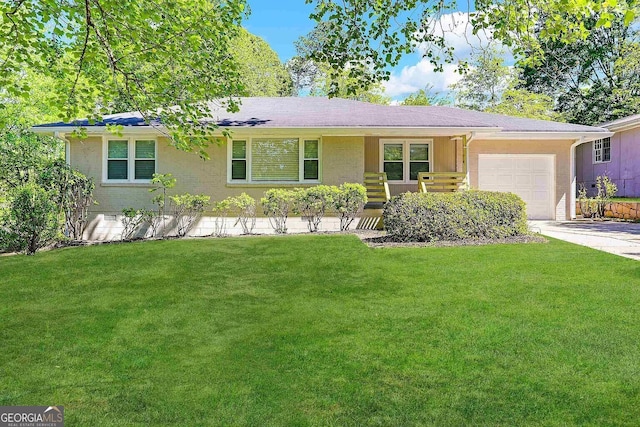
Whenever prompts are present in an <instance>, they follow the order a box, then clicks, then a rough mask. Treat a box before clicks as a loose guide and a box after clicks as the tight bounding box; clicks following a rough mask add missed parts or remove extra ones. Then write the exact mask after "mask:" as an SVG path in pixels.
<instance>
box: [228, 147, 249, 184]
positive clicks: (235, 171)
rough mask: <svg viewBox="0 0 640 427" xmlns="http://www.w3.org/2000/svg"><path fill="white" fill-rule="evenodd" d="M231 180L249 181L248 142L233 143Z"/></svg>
mask: <svg viewBox="0 0 640 427" xmlns="http://www.w3.org/2000/svg"><path fill="white" fill-rule="evenodd" d="M231 179H241V180H245V179H247V141H233V148H232V149H231Z"/></svg>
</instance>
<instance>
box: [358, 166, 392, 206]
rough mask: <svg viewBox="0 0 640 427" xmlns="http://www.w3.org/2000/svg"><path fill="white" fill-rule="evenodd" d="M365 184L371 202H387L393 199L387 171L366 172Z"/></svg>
mask: <svg viewBox="0 0 640 427" xmlns="http://www.w3.org/2000/svg"><path fill="white" fill-rule="evenodd" d="M364 186H365V188H366V189H367V199H368V202H369V203H386V202H388V201H389V200H390V199H391V193H390V192H389V184H388V183H387V174H386V173H385V172H381V173H378V172H365V173H364Z"/></svg>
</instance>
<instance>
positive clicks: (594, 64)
mask: <svg viewBox="0 0 640 427" xmlns="http://www.w3.org/2000/svg"><path fill="white" fill-rule="evenodd" d="M546 19H555V18H554V17H552V18H546ZM596 24H597V22H596V21H595V19H591V20H587V21H585V22H584V25H585V27H586V28H587V29H588V30H589V34H588V36H587V37H586V38H585V39H579V40H575V41H571V42H566V41H562V40H553V39H550V38H549V37H548V36H546V35H545V34H543V33H541V32H540V33H538V34H537V38H538V40H539V43H540V48H541V49H542V51H543V53H544V59H543V60H541V61H540V62H538V63H535V64H529V65H527V66H525V67H524V68H523V70H522V72H521V79H522V86H523V87H524V88H526V89H528V90H530V91H532V92H536V93H541V94H547V95H549V96H550V97H551V98H552V99H553V100H554V101H555V103H556V110H557V111H558V112H559V113H561V114H563V115H564V116H566V118H567V120H568V121H569V122H573V123H582V124H599V123H602V122H606V121H609V120H615V119H617V118H620V117H624V116H628V115H631V114H635V113H638V112H640V101H639V99H640V98H639V95H640V43H639V40H638V31H637V30H636V29H635V26H628V25H627V23H626V18H625V15H623V14H621V13H616V14H614V17H613V21H612V22H611V25H610V26H609V27H606V28H605V27H598V26H597V25H596Z"/></svg>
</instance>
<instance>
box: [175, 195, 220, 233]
mask: <svg viewBox="0 0 640 427" xmlns="http://www.w3.org/2000/svg"><path fill="white" fill-rule="evenodd" d="M169 198H170V199H171V205H172V208H173V217H174V220H175V221H176V233H177V235H178V237H184V236H186V235H187V233H188V232H189V230H191V228H193V226H194V225H195V223H196V221H198V219H200V217H201V216H202V213H203V212H204V210H205V209H206V208H207V206H209V200H210V197H209V196H204V195H202V194H196V195H193V194H189V193H185V194H182V195H179V196H169Z"/></svg>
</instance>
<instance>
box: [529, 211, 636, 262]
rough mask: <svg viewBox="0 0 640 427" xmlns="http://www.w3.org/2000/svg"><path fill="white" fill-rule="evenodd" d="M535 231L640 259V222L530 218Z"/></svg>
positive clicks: (530, 224) (530, 223) (532, 228)
mask: <svg viewBox="0 0 640 427" xmlns="http://www.w3.org/2000/svg"><path fill="white" fill-rule="evenodd" d="M529 226H530V228H531V230H532V231H534V232H536V233H540V234H543V235H545V236H549V237H553V238H555V239H560V240H564V241H567V242H571V243H576V244H578V245H582V246H588V247H590V248H593V249H597V250H600V251H605V252H609V253H612V254H615V255H620V256H623V257H626V258H631V259H635V260H639V261H640V224H636V223H630V222H615V221H602V222H600V221H589V220H584V221H583V220H577V221H562V222H558V221H530V222H529Z"/></svg>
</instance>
